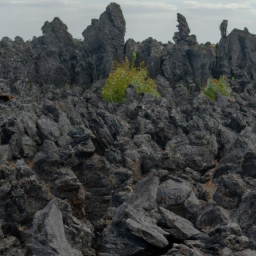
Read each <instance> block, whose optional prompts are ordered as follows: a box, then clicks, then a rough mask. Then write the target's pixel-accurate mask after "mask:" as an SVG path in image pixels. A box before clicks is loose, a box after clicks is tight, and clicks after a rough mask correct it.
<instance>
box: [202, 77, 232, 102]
mask: <svg viewBox="0 0 256 256" xmlns="http://www.w3.org/2000/svg"><path fill="white" fill-rule="evenodd" d="M218 92H219V93H221V94H222V95H224V96H229V95H230V93H231V88H230V87H229V86H228V84H227V78H226V77H225V76H221V77H220V79H219V80H217V79H214V78H210V79H209V80H208V82H207V85H206V87H205V88H204V89H203V93H204V95H205V96H206V97H207V98H208V99H210V100H212V101H216V99H217V93H218Z"/></svg>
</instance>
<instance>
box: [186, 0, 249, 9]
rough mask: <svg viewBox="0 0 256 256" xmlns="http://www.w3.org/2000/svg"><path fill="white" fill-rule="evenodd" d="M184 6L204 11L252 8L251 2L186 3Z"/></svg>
mask: <svg viewBox="0 0 256 256" xmlns="http://www.w3.org/2000/svg"><path fill="white" fill-rule="evenodd" d="M184 4H185V5H186V7H187V8H202V9H248V8H250V7H251V6H250V3H249V2H246V1H245V2H242V3H241V2H240V3H228V4H222V3H216V2H215V3H206V2H204V3H201V2H198V1H184Z"/></svg>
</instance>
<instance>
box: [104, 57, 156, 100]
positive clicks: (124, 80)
mask: <svg viewBox="0 0 256 256" xmlns="http://www.w3.org/2000/svg"><path fill="white" fill-rule="evenodd" d="M135 60H136V54H135V53H134V54H133V60H132V62H131V63H130V62H129V60H128V58H127V57H126V58H125V60H124V61H123V62H122V63H117V62H116V63H114V64H113V69H112V71H111V72H110V74H109V76H108V78H107V80H106V82H105V85H104V87H103V88H102V92H101V95H102V97H103V98H104V99H106V100H108V101H110V102H124V100H125V98H126V89H127V87H128V86H129V85H131V86H134V87H135V90H136V92H137V93H148V94H151V95H154V96H158V97H159V96H160V95H159V93H158V91H157V86H156V83H155V81H154V80H153V79H151V78H150V77H149V76H148V70H147V68H146V67H145V65H144V62H141V63H140V66H139V67H136V66H135Z"/></svg>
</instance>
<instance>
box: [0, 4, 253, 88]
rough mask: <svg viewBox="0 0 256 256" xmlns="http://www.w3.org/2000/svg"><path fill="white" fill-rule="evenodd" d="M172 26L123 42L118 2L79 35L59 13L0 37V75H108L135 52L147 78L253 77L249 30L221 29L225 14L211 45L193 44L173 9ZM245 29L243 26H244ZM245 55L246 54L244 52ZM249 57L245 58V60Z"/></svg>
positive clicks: (42, 78)
mask: <svg viewBox="0 0 256 256" xmlns="http://www.w3.org/2000/svg"><path fill="white" fill-rule="evenodd" d="M177 21H178V25H177V27H178V32H175V34H174V37H173V40H174V42H175V44H173V43H171V42H169V43H167V44H162V43H161V42H158V41H156V40H154V39H152V38H149V39H146V40H145V41H143V42H141V43H137V42H135V41H134V40H133V39H129V40H127V42H126V43H125V42H124V36H125V31H126V23H125V19H124V17H123V13H122V10H121V8H120V6H119V5H118V4H116V3H110V4H109V5H108V6H107V8H106V11H105V12H104V13H102V14H101V15H100V18H99V19H92V23H91V25H90V26H88V27H87V28H86V29H85V30H84V31H83V33H82V34H83V37H84V40H83V41H82V42H79V41H78V40H75V39H73V38H72V36H71V35H70V34H69V32H68V30H67V26H66V25H65V24H64V23H63V22H62V21H61V20H60V19H59V18H54V20H53V21H52V22H48V21H47V22H45V24H44V26H43V27H42V31H43V35H42V36H40V37H37V38H36V37H34V39H33V40H32V41H31V42H30V41H28V42H24V41H23V40H22V38H20V37H16V38H15V40H14V41H12V40H11V39H9V38H3V39H2V40H1V45H0V54H1V56H0V64H1V69H0V77H1V78H3V79H8V80H9V81H12V82H15V81H18V80H28V81H30V82H36V83H39V84H54V85H58V86H63V85H65V84H83V85H87V86H89V85H90V84H92V83H93V82H95V81H97V80H100V79H104V78H106V77H107V76H108V74H109V72H110V70H111V67H112V62H113V61H122V60H123V59H124V56H128V57H129V58H132V53H133V52H136V54H137V64H139V63H140V62H141V61H144V62H145V63H146V64H147V66H148V69H149V72H150V74H151V76H152V77H153V78H156V77H157V75H158V74H161V75H163V76H164V77H166V78H167V80H168V81H170V82H171V83H172V84H173V83H178V82H180V81H184V82H185V83H187V84H195V87H196V88H197V89H196V90H199V89H200V88H202V87H203V86H205V84H206V81H207V79H208V78H209V77H210V76H213V77H219V76H221V75H226V76H228V77H235V78H236V85H234V86H235V87H236V88H237V90H239V87H242V88H243V85H244V83H245V82H246V81H249V80H250V79H252V78H254V77H255V74H256V73H255V72H256V71H255V70H256V68H255V63H256V56H255V54H256V53H255V50H254V48H253V47H252V45H254V44H255V40H256V39H255V36H254V35H252V34H250V33H249V32H248V30H244V31H242V30H237V29H235V30H233V31H232V32H231V33H230V34H229V35H227V24H228V22H227V20H223V22H222V23H221V25H220V31H221V40H220V43H219V44H218V45H217V46H216V47H214V46H212V45H211V44H210V43H206V44H200V45H199V44H198V42H197V39H196V36H195V35H190V29H189V25H188V22H187V20H186V18H185V17H184V16H183V15H182V14H180V13H178V14H177ZM246 31H247V32H246ZM248 54H249V55H250V57H249V56H248ZM248 63H249V64H248Z"/></svg>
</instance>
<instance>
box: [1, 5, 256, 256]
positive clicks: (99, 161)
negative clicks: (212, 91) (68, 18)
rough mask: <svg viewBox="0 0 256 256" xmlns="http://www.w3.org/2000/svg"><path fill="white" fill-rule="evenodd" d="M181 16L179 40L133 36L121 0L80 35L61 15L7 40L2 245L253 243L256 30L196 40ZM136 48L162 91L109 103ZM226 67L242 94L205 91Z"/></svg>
mask: <svg viewBox="0 0 256 256" xmlns="http://www.w3.org/2000/svg"><path fill="white" fill-rule="evenodd" d="M178 23H179V25H178V30H179V31H178V32H177V33H175V36H174V39H175V43H171V42H168V43H167V44H162V43H161V42H158V41H156V40H154V39H152V38H149V39H146V40H145V41H143V42H141V43H140V42H135V41H134V40H132V39H129V40H128V41H127V42H126V43H124V33H125V20H124V17H123V14H122V11H121V8H120V6H119V5H117V4H116V3H111V4H110V5H108V6H107V8H106V11H105V12H103V14H102V15H101V16H100V18H99V19H98V20H96V19H93V20H92V24H91V25H90V26H89V27H88V28H87V29H85V31H84V32H83V36H84V41H83V42H80V41H78V40H75V39H73V38H72V36H71V35H70V34H69V33H68V30H67V27H66V25H65V24H64V23H63V22H62V21H61V20H60V19H59V18H55V19H54V20H53V21H52V22H46V23H45V24H44V26H43V28H42V30H43V35H42V36H41V37H38V38H34V39H33V40H32V41H31V42H24V41H23V40H22V38H20V37H16V38H15V40H14V41H12V40H10V39H8V38H3V39H2V40H1V42H0V89H1V92H4V93H6V94H8V95H11V96H13V97H14V98H13V99H12V100H7V101H4V100H2V101H0V206H1V207H0V254H1V255H4V256H13V255H15V256H16V255H17V256H32V255H36V256H40V255H45V254H49V255H71V256H73V255H74V256H78V255H79V256H80V255H84V256H96V255H97V256H110V255H111V256H138V255H140V256H141V255H142V256H146V255H147V256H153V255H154V256H155V255H157V256H158V255H159V256H160V255H169V256H188V255H193V256H206V255H207V256H208V255H226V256H231V255H235V256H242V255H246V256H248V255H256V235H255V234H256V218H255V216H256V207H255V202H256V154H255V152H256V121H255V117H256V111H255V106H256V86H255V82H254V78H255V74H256V64H255V63H256V60H254V59H255V48H254V45H255V44H256V42H255V40H256V39H255V38H256V37H255V35H253V34H251V33H249V31H248V30H246V29H245V30H244V31H241V30H237V29H235V30H233V31H232V32H231V33H230V34H229V35H226V34H225V31H224V30H223V33H222V37H221V39H220V43H219V44H218V45H217V46H214V45H211V44H210V43H206V44H199V43H198V42H197V40H196V37H195V36H194V35H190V30H189V26H188V22H187V21H186V18H185V17H184V16H182V15H181V14H178ZM224 25H225V24H224ZM134 52H135V53H136V56H137V59H136V61H137V64H139V63H140V62H141V61H144V62H145V64H146V66H147V67H148V70H149V73H150V75H151V76H152V77H153V78H154V79H155V80H156V83H157V86H158V90H159V92H160V94H161V97H154V96H151V95H148V94H137V93H136V92H135V89H134V88H133V87H132V86H130V87H128V88H127V91H126V100H125V102H124V103H109V102H107V101H105V100H104V99H102V97H101V88H102V87H103V86H104V82H105V80H104V79H105V78H106V77H107V76H108V74H109V71H110V70H111V68H112V64H111V63H112V61H115V60H122V59H123V58H124V56H127V57H128V58H129V59H131V58H132V56H133V53H134ZM220 75H225V76H226V77H227V81H228V84H229V85H230V86H231V88H232V92H231V95H230V96H229V97H225V96H222V95H221V94H218V95H217V99H216V101H215V102H213V101H210V100H209V99H207V98H206V97H205V95H204V94H203V93H202V92H201V89H202V88H203V87H204V86H205V85H206V83H207V80H208V79H209V78H212V77H213V78H218V77H219V76H220Z"/></svg>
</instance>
